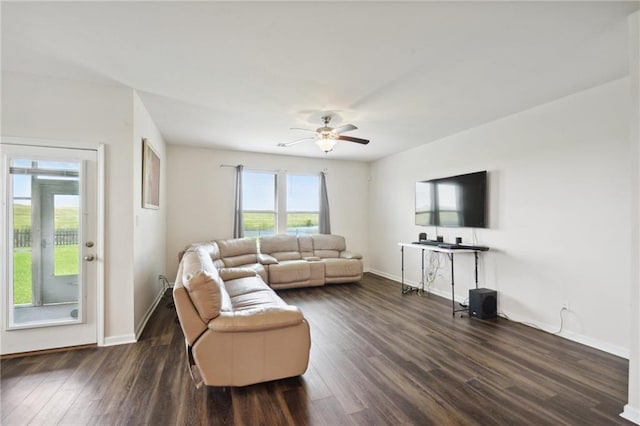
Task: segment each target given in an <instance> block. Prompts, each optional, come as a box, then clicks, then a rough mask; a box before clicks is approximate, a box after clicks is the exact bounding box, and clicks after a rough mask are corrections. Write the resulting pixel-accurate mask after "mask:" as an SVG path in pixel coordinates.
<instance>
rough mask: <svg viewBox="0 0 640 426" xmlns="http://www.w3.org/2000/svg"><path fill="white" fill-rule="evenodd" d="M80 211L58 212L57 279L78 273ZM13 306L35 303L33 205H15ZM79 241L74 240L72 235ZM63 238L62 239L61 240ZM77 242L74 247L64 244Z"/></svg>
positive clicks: (58, 209) (55, 252) (66, 210)
mask: <svg viewBox="0 0 640 426" xmlns="http://www.w3.org/2000/svg"><path fill="white" fill-rule="evenodd" d="M78 218H79V211H78V208H77V207H58V208H56V209H55V225H56V230H57V231H58V232H57V233H56V234H57V235H56V237H57V239H59V243H58V244H56V246H55V247H54V257H55V270H54V274H55V275H74V274H77V273H78V270H79V249H80V248H79V246H78V243H77V232H78ZM13 229H14V251H13V303H14V304H15V305H21V304H30V303H32V298H33V294H32V284H31V283H32V250H31V205H30V204H14V205H13ZM72 233H75V235H76V238H74V239H71V238H69V237H70V234H72ZM61 235H62V237H60V236H61ZM65 242H75V243H74V244H64V243H65Z"/></svg>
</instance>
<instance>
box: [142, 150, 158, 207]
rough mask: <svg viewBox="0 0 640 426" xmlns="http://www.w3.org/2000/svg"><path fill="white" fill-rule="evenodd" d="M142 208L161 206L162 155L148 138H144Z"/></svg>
mask: <svg viewBox="0 0 640 426" xmlns="http://www.w3.org/2000/svg"><path fill="white" fill-rule="evenodd" d="M142 208H145V209H156V210H157V209H159V208H160V157H159V156H158V153H157V152H156V151H155V150H154V149H153V147H152V146H151V144H150V143H149V141H148V140H147V139H146V138H143V139H142Z"/></svg>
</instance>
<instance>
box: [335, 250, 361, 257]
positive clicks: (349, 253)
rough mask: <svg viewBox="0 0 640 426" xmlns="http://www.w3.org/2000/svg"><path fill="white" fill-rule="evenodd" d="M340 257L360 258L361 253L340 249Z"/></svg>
mask: <svg viewBox="0 0 640 426" xmlns="http://www.w3.org/2000/svg"><path fill="white" fill-rule="evenodd" d="M340 258H341V259H362V255H361V254H360V253H354V252H352V251H348V250H345V251H341V252H340Z"/></svg>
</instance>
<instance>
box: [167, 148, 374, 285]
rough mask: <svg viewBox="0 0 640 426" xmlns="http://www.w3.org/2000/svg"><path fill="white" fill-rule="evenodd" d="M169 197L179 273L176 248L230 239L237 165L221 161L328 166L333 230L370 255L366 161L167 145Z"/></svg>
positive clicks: (170, 242)
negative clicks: (226, 166)
mask: <svg viewBox="0 0 640 426" xmlns="http://www.w3.org/2000/svg"><path fill="white" fill-rule="evenodd" d="M167 163H168V170H169V175H168V182H167V197H168V199H169V200H170V204H169V208H168V216H167V262H166V263H167V273H168V274H170V275H168V277H169V278H170V280H171V281H173V279H174V278H175V274H176V271H177V266H178V261H177V255H178V252H179V251H180V250H181V249H183V248H184V247H185V246H186V245H187V244H190V243H193V242H197V241H204V240H210V239H221V238H231V237H232V233H233V200H234V182H235V169H233V168H221V167H220V165H221V164H228V165H234V166H235V165H237V164H243V165H244V166H245V167H246V168H249V169H252V168H253V169H263V170H281V171H289V172H293V173H296V172H297V173H313V172H317V173H319V172H320V171H322V170H323V169H327V192H328V195H329V206H330V211H331V232H332V233H333V234H338V235H343V236H344V237H345V238H346V240H347V248H348V249H349V250H353V251H357V252H360V253H362V254H363V255H364V261H365V268H366V267H367V265H368V264H369V259H368V245H367V242H368V239H367V229H368V226H367V223H368V212H367V207H368V200H367V187H368V186H367V178H368V170H369V166H368V164H367V163H361V162H353V161H336V160H331V159H329V158H326V159H312V158H302V157H292V156H284V155H268V154H256V153H247V152H239V151H223V150H215V149H203V148H191V147H182V146H176V145H169V146H167Z"/></svg>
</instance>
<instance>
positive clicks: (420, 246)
mask: <svg viewBox="0 0 640 426" xmlns="http://www.w3.org/2000/svg"><path fill="white" fill-rule="evenodd" d="M398 245H399V246H400V252H401V257H402V283H401V285H402V287H401V289H402V294H406V293H409V292H410V291H412V287H411V286H408V285H407V286H405V285H404V249H405V248H412V249H419V250H421V251H422V253H421V254H422V275H421V277H420V284H419V286H418V287H417V289H416V290H417V291H418V293H420V292H423V291H424V252H425V250H428V251H435V252H439V253H445V254H446V255H447V256H448V257H449V260H450V261H451V310H452V312H451V314H452V315H453V316H455V315H456V312H463V311H464V312H466V311H467V309H466V308H465V309H456V300H455V291H454V290H455V280H454V268H453V259H454V255H455V254H464V253H467V254H469V253H473V256H474V259H475V273H476V288H478V253H479V252H480V251H483V250H480V249H476V248H444V247H438V246H437V245H427V244H417V243H398Z"/></svg>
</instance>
